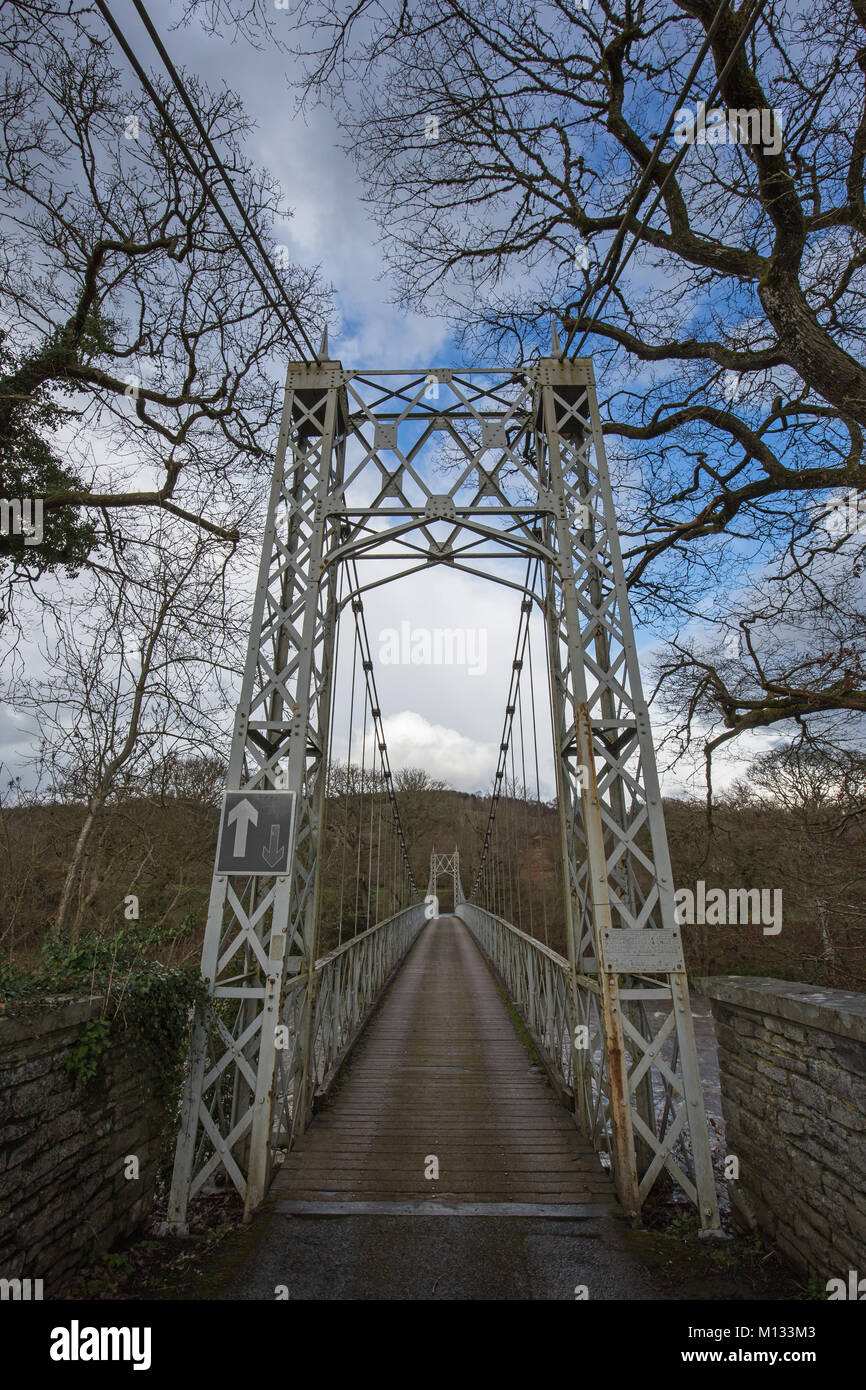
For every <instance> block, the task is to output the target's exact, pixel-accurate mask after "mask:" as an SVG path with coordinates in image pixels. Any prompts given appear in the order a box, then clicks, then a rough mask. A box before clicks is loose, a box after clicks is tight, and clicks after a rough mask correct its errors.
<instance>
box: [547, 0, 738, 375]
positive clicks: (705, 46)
mask: <svg viewBox="0 0 866 1390" xmlns="http://www.w3.org/2000/svg"><path fill="white" fill-rule="evenodd" d="M765 4H766V0H752V6H751V9H750V10H749V11H748V12H747V14H746V16H745V19H744V21H743V27H742V30H741V31H740V34H739V37H738V38H737V41H736V43H735V44H734V47H733V49H732V50H731V53H730V55H729V57H728V60H727V62H726V63H725V66H724V67H723V68H722V71H721V72H720V73H719V75H718V77H717V78H716V81H715V84H714V86H713V90H712V92H711V93H710V96H709V97H708V99H707V102H708V105H710V104H712V102H714V101H715V99H716V97H717V96H718V95H719V93H720V91H721V86H722V83H723V82H724V80H725V78H726V77H727V75H728V73H729V71H730V69H731V68H732V66H733V64H734V62H735V60H736V59H737V57H738V56H739V53H740V50H741V49H742V47H743V44H744V43H745V42H746V39H747V38H748V37H749V34H750V33H751V31H752V29H753V28H754V26H755V24H756V22H757V21H758V19H759V18H760V15H761V11H762V10H763V8H764V6H765ZM727 8H728V5H727V0H722V3H721V4H720V5H719V8H718V10H717V11H716V14H715V17H714V19H713V22H712V24H711V25H710V27H709V29H708V30H707V33H706V35H705V37H704V41H703V43H702V44H701V47H700V49H699V51H698V56H697V57H696V59H695V61H694V63H693V64H692V68H691V71H690V73H689V75H688V77H687V78H686V81H685V83H684V85H683V88H682V91H681V92H680V95H679V97H678V99H677V103H676V105H675V106H674V108H673V110H672V111H671V114H670V116H669V117H668V119H667V122H666V124H665V128H664V130H663V131H662V133H661V135H660V136H659V138H658V140H657V142H656V146H655V149H654V150H653V152H652V156H651V158H650V161H649V163H648V164H647V166H646V169H645V170H644V172H643V175H642V176H641V179H640V181H639V183H638V186H637V188H636V189H635V191H634V193H633V194H632V197H631V199H630V201H629V205H628V207H627V208H626V211H625V213H624V215H623V219H622V221H621V222H620V225H619V227H618V228H617V233H616V236H615V237H614V239H613V241H612V243H611V245H610V248H609V249H608V253H607V255H606V256H605V259H604V263H603V264H602V267H601V270H600V272H599V275H598V278H597V280H596V281H595V283H594V284H593V285H590V287H589V289H588V290H586V291H585V292H584V294H583V295H582V296H581V298H580V300H579V302H578V305H577V310H576V313H575V314H574V320H575V322H574V324H573V326H572V327H571V328H570V329H569V330H568V336H567V337H566V340H565V345H564V347H563V348H562V350H561V352H560V354H559V356H560V361H562V360H563V359H564V358H565V355H566V353H567V352H568V350H569V348H570V346H571V344H572V342H573V341H574V337H575V335H576V333H577V331H578V330H577V323H578V321H579V320H580V318H581V315H583V314H584V313H585V312H586V311H587V309H588V308H589V306H590V304H591V303H592V301H593V299H594V298H595V295H596V294H597V292H598V290H599V289H601V287H602V285H606V286H607V288H606V289H605V292H604V295H603V297H602V300H601V303H600V304H599V305H598V308H597V309H595V310H594V316H595V315H598V314H600V313H601V311H602V309H603V308H604V306H605V304H606V303H607V301H608V299H609V297H610V295H611V293H612V291H613V288H614V286H615V285H616V282H617V280H618V279H619V277H620V275H621V274H622V272H623V271H624V270H625V268H626V265H627V264H628V261H629V259H630V257H631V255H632V253H633V251H634V249H635V247H636V246H637V244H638V242H639V241H640V239H641V237H642V235H643V233H644V231H645V230H646V228H647V226H648V225H649V221H650V218H651V217H652V215H653V213H654V212H655V210H656V208H657V207H658V205H659V203H660V202H661V199H662V196H663V194H664V191H665V189H666V188H667V186H668V184H669V183H670V181H671V179H672V178H673V177H674V175H675V174H676V172H677V170H678V169H679V167H680V165H681V164H682V162H683V160H684V159H685V156H686V152H687V151H688V148H689V147H688V145H682V146H681V147H680V149H679V150H678V151H677V153H676V155H675V156H674V158H673V159H672V160H671V163H670V165H669V166H668V170H667V173H666V174H665V177H664V179H663V180H662V182H661V184H660V185H659V187H658V189H657V191H656V195H655V198H654V199H653V201H652V204H651V206H650V209H649V212H647V213H646V215H645V217H644V219H643V221H642V222H641V225H640V226H639V227H638V229H637V231H636V232H634V233H633V234H632V241H631V244H630V245H629V247H628V250H627V251H626V253H625V255H624V256H623V258H622V260H620V261H618V263H617V257H618V256H619V253H620V251H621V250H622V244H623V241H624V240H625V234H626V228H627V227H628V224H629V222H630V221H631V219H632V217H633V216H634V213H635V212H636V211H637V209H638V208H639V207H640V205H641V203H642V202H643V199H644V198H645V197H646V195H647V192H648V191H649V187H650V185H651V183H652V177H653V174H654V173H655V170H656V168H657V166H658V163H659V160H660V158H661V152H662V150H663V149H664V147H665V145H666V144H667V140H668V136H669V135H670V133H671V130H672V128H673V125H674V118H675V116H676V113H677V112H678V111H679V110H681V108H682V105H683V103H684V102H685V100H686V98H687V97H688V95H689V92H690V90H691V87H692V84H693V82H694V80H695V78H696V77H697V74H698V72H699V70H700V68H701V65H702V64H703V61H704V59H705V57H706V55H707V53H708V51H709V48H710V45H711V43H712V40H713V38H714V37H715V34H716V31H717V29H718V27H719V25H720V24H721V22H722V19H723V17H724V15H725V12H726V10H727ZM611 271H613V274H612V276H611ZM607 277H610V278H607ZM590 332H591V330H590V329H589V328H585V329H584V331H583V336H582V337H581V339H580V342H579V343H578V345H577V347H576V348H575V349H574V354H573V355H574V356H575V357H576V356H577V354H578V353H579V352H580V349H581V348H582V347H583V344H584V343H585V342H586V340H587V338H588V337H589V334H590Z"/></svg>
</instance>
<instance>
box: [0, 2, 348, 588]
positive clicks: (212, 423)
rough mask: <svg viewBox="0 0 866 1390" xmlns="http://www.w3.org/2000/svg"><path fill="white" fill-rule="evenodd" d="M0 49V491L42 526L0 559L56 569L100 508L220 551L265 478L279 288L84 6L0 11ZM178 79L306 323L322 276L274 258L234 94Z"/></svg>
mask: <svg viewBox="0 0 866 1390" xmlns="http://www.w3.org/2000/svg"><path fill="white" fill-rule="evenodd" d="M0 52H2V53H3V55H4V59H5V63H6V71H5V74H4V79H3V82H2V86H0V121H2V135H3V139H2V144H0V227H2V234H3V235H2V242H0V274H2V279H3V285H4V296H3V310H2V321H0V494H2V495H3V496H4V497H14V496H17V497H21V496H29V497H36V498H39V499H40V500H41V501H42V503H43V507H44V515H45V528H46V534H45V541H44V544H43V545H42V546H32V547H27V546H25V545H24V543H23V540H22V539H21V538H20V537H16V536H8V537H7V536H4V537H3V538H2V539H0V564H2V562H3V559H4V557H5V560H6V567H7V568H8V564H9V562H10V561H11V562H12V563H13V565H14V566H15V568H16V570H19V571H23V572H25V573H26V574H30V575H36V576H38V575H39V574H40V573H41V572H42V571H43V570H44V569H45V568H46V567H51V566H54V565H58V564H60V565H63V564H65V565H66V566H67V568H71V569H72V570H73V571H74V570H75V568H76V567H77V566H79V565H80V564H81V563H82V562H83V561H84V560H85V559H86V558H87V556H88V555H90V553H91V551H92V550H93V548H94V546H96V547H99V546H100V545H102V544H104V543H105V541H106V535H105V524H106V518H107V516H108V515H109V513H110V514H112V515H113V516H114V518H115V521H114V525H115V528H119V527H121V525H122V521H121V518H122V517H123V516H124V515H125V514H128V513H130V512H139V511H141V510H142V509H145V508H156V509H159V510H161V511H164V512H169V513H172V514H174V515H175V516H177V517H179V518H181V519H182V520H184V521H185V522H187V523H190V524H193V525H194V526H196V527H197V528H199V529H200V530H202V531H204V532H207V533H209V534H211V535H213V536H216V537H220V538H222V539H223V540H224V541H226V542H228V543H229V544H230V543H232V542H233V541H234V540H236V538H237V535H238V528H239V522H240V520H241V514H242V513H243V512H244V510H245V508H247V507H248V503H249V499H250V495H251V492H252V491H253V490H256V489H257V490H259V491H261V488H262V481H263V477H264V475H265V474H266V473H267V472H268V470H269V468H270V462H271V456H272V448H273V443H274V435H275V429H276V422H277V419H278V413H279V409H280V406H281V401H282V380H281V371H280V368H279V359H280V357H282V356H283V355H284V353H285V348H286V335H285V329H284V327H283V323H282V322H281V314H280V313H277V312H275V311H274V308H273V304H272V300H276V301H277V302H279V299H280V294H279V290H277V289H276V287H275V288H274V291H273V295H266V294H265V292H264V290H263V289H262V287H261V286H260V285H259V284H258V283H257V282H256V280H255V279H254V277H253V275H252V274H251V272H250V269H249V266H248V264H247V261H246V260H245V259H244V254H243V252H244V249H245V244H244V238H245V237H246V233H244V234H243V236H238V237H233V236H231V235H230V234H229V233H228V231H227V230H226V228H225V226H224V224H223V223H222V221H221V220H220V219H219V217H218V215H217V213H216V211H215V210H214V208H213V207H212V205H211V202H210V201H209V198H208V196H207V194H206V192H205V190H204V188H203V186H202V179H203V180H204V183H205V184H206V185H208V186H209V187H211V188H213V189H214V191H217V190H218V189H219V188H221V184H220V178H219V174H218V171H217V169H216V167H215V165H214V160H213V158H212V156H211V154H210V151H209V149H208V147H207V144H206V142H205V141H204V140H203V139H202V138H201V136H200V135H199V132H198V131H197V129H196V127H195V125H194V123H193V122H192V120H191V119H190V117H189V115H188V113H187V112H186V110H185V109H184V108H183V106H182V104H181V101H180V98H179V97H178V96H177V94H176V93H175V92H174V90H173V89H172V88H170V86H169V84H167V83H165V82H162V81H161V79H159V78H158V77H154V79H153V81H154V85H155V87H156V89H157V91H158V94H159V96H160V98H161V100H162V102H163V103H164V106H165V108H166V110H167V112H168V117H169V119H168V120H167V119H165V118H164V116H163V114H162V113H161V112H160V110H159V109H157V108H156V107H155V106H154V105H153V104H152V103H151V102H150V100H149V99H148V98H147V97H146V96H145V95H144V93H143V92H142V91H141V89H140V88H138V87H137V83H136V79H135V78H134V77H133V76H131V75H129V76H126V77H124V76H122V75H121V73H120V72H119V71H118V69H117V67H116V66H115V63H114V60H113V57H112V41H111V40H110V38H109V36H108V33H107V30H106V27H105V24H104V21H103V20H102V18H101V16H99V15H98V14H97V13H96V12H95V10H94V9H93V7H91V6H88V5H83V4H74V3H68V4H65V5H61V6H59V7H58V6H51V7H46V6H45V5H43V4H39V3H26V0H25V2H24V3H10V4H7V5H4V6H3V7H2V12H0ZM185 80H186V85H187V87H188V89H189V91H190V93H191V95H192V98H193V100H194V102H195V104H196V106H197V108H198V110H199V112H200V116H201V121H202V124H203V126H204V129H205V131H206V132H207V134H208V136H209V138H210V139H211V140H212V141H213V144H214V146H215V147H216V149H217V150H218V151H219V152H220V154H221V157H222V163H223V164H224V166H225V168H226V169H227V171H228V173H229V176H230V177H231V180H232V182H233V184H234V187H235V189H236V191H237V194H238V196H239V198H240V200H241V202H242V204H243V207H244V208H245V210H246V213H247V215H248V217H249V219H250V221H251V223H252V225H253V227H254V228H255V230H256V232H257V234H258V235H259V236H260V238H261V240H262V243H263V245H265V247H266V248H267V250H268V252H269V253H270V254H271V255H272V257H273V269H274V271H275V274H276V276H277V279H278V281H280V282H281V283H282V287H283V298H284V301H285V303H284V304H283V306H282V315H283V318H284V317H285V304H286V303H287V304H290V305H291V306H292V307H293V308H295V309H296V310H297V312H298V314H299V315H301V316H302V321H304V322H306V323H307V324H308V325H309V326H310V327H311V328H312V327H313V325H315V324H316V323H318V322H319V321H320V319H321V316H322V311H323V307H324V297H323V293H322V290H321V286H320V283H319V277H318V274H317V272H316V271H315V270H302V269H300V268H299V267H297V266H295V265H292V264H291V263H290V262H289V261H288V259H287V248H286V247H285V246H281V245H275V242H279V240H280V228H281V226H282V225H284V224H285V222H286V221H287V219H288V217H289V216H290V214H289V211H288V209H287V208H286V207H285V204H284V202H283V199H282V195H281V192H280V189H279V187H278V186H277V184H276V183H275V181H274V180H273V179H272V178H271V177H270V176H269V175H268V174H267V173H265V172H263V171H260V170H257V169H256V168H255V167H253V165H252V164H251V163H250V162H249V160H248V159H247V157H246V156H245V154H244V153H243V141H244V138H245V136H246V135H247V134H248V132H249V129H250V123H249V120H248V119H247V117H246V116H245V114H244V111H243V108H242V106H241V103H240V101H239V99H238V98H237V97H236V96H235V95H234V94H233V93H232V92H231V91H230V90H229V89H228V88H225V87H221V88H220V90H219V91H216V92H211V91H209V90H208V89H207V88H206V87H205V86H204V84H202V83H201V82H199V81H198V80H197V79H196V78H194V77H193V76H190V75H186V77H185ZM172 126H173V127H174V128H175V129H176V130H177V132H178V133H179V135H180V141H179V140H178V139H176V138H175V134H174V132H173V129H172ZM184 146H185V147H186V149H185V148H184ZM187 150H188V153H187ZM221 197H222V201H223V202H227V201H228V195H227V194H226V193H225V190H224V189H223V191H222V194H221ZM238 222H239V218H238ZM265 283H269V282H268V281H267V278H266V277H265ZM275 365H276V368H277V370H276V371H275Z"/></svg>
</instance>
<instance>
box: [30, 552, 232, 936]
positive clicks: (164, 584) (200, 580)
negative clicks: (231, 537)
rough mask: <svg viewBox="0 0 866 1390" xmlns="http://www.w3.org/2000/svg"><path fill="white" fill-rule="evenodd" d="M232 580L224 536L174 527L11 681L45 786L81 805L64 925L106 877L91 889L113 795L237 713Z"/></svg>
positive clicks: (112, 576) (106, 583) (99, 582)
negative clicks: (42, 666)
mask: <svg viewBox="0 0 866 1390" xmlns="http://www.w3.org/2000/svg"><path fill="white" fill-rule="evenodd" d="M164 540H167V541H168V543H167V544H165V543H163V542H164ZM224 580H225V565H224V561H223V559H222V557H221V554H220V546H219V543H218V542H217V541H216V540H215V539H213V538H209V537H207V536H201V535H200V536H199V537H198V538H197V539H196V540H195V541H194V542H192V543H191V544H188V546H187V548H186V550H185V552H183V553H181V554H178V553H177V550H176V535H175V534H174V528H171V529H170V531H169V535H168V537H167V538H163V539H161V538H160V537H159V536H155V535H152V536H150V537H148V544H147V545H144V546H138V547H135V548H134V549H133V551H132V555H131V557H130V558H129V559H128V561H126V562H125V563H124V565H123V567H122V568H121V569H120V570H119V572H117V573H114V572H111V573H108V574H100V575H99V576H98V577H97V578H96V580H95V581H94V582H93V583H92V584H90V585H89V586H88V589H87V592H86V594H82V595H80V596H77V597H75V598H74V599H73V600H72V602H71V604H70V606H69V609H68V612H67V614H66V617H65V620H63V621H62V622H61V623H60V624H59V626H58V628H57V630H56V631H53V632H51V633H50V635H49V639H48V641H47V642H46V646H45V650H44V653H43V656H44V658H45V660H46V662H47V664H48V670H47V674H46V675H44V676H34V675H22V676H20V677H19V678H18V679H17V680H16V681H15V682H14V684H13V686H12V689H11V691H10V701H11V703H12V704H14V706H15V707H16V708H18V709H19V710H22V711H28V712H30V713H31V714H32V715H33V716H35V718H36V720H37V722H38V728H39V736H40V738H41V747H40V752H39V754H38V755H37V762H38V767H39V772H40V774H41V785H42V787H43V789H44V790H46V791H47V793H48V794H49V795H50V796H51V797H53V798H59V799H60V800H62V801H63V802H65V803H67V804H69V803H72V804H79V805H83V809H84V814H83V818H82V821H81V825H80V829H79V831H78V835H77V839H76V842H75V846H74V849H73V852H72V854H71V857H70V860H69V863H68V866H67V870H66V876H65V882H64V885H63V890H62V893H61V898H60V904H59V908H58V911H57V920H56V924H57V927H58V929H59V930H61V931H71V932H72V933H73V934H75V933H76V932H77V930H78V928H79V926H80V923H81V920H82V916H83V913H84V911H85V910H86V907H87V904H88V901H89V898H92V896H93V893H94V892H95V890H96V887H97V886H98V884H97V882H96V881H94V883H93V884H91V889H90V893H89V895H88V891H87V888H86V886H85V878H86V871H87V865H88V862H89V857H90V854H91V848H92V846H93V844H94V835H95V831H96V829H97V827H98V825H99V823H100V819H101V817H102V815H103V812H104V810H105V808H106V806H107V805H108V803H109V802H111V801H112V800H113V799H117V798H119V797H122V796H124V795H125V794H128V793H130V791H133V792H134V791H136V790H138V788H139V787H140V786H141V784H142V783H145V784H146V783H148V782H149V781H150V782H152V781H153V780H154V779H156V778H158V777H159V775H160V773H161V770H163V769H164V767H165V764H166V762H167V761H169V762H171V761H172V759H173V758H176V757H177V756H178V755H187V756H188V755H189V753H190V752H198V753H199V755H202V754H204V753H205V752H207V751H208V750H209V749H210V747H211V746H212V742H213V739H214V737H215V736H216V735H217V734H218V731H219V730H220V729H221V727H222V725H223V724H224V722H225V720H226V718H227V717H229V711H230V704H229V702H228V699H227V697H226V693H225V691H224V690H223V681H224V677H226V676H228V677H229V678H230V679H231V677H232V676H233V673H234V671H235V670H236V669H237V666H238V664H239V646H240V643H241V641H242V637H243V617H244V616H245V614H242V613H241V612H240V611H238V610H239V609H242V608H244V607H245V605H243V604H242V603H241V604H239V603H238V600H237V599H235V598H234V597H233V596H232V594H231V591H230V590H228V589H227V588H226V587H225V582H224Z"/></svg>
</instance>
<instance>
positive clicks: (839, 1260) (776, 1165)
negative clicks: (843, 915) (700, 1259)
mask: <svg viewBox="0 0 866 1390" xmlns="http://www.w3.org/2000/svg"><path fill="white" fill-rule="evenodd" d="M696 984H697V987H698V988H699V989H700V990H701V992H702V993H706V994H707V995H708V997H709V998H710V1000H711V1002H712V1010H713V1016H714V1018H715V1022H716V1032H717V1037H718V1046H719V1065H720V1070H721V1088H722V1109H723V1112H724V1116H725V1126H726V1145H725V1148H726V1152H727V1154H729V1155H730V1154H734V1155H736V1156H737V1158H738V1159H739V1178H738V1180H737V1181H730V1182H729V1183H728V1188H729V1192H730V1198H731V1206H732V1209H733V1212H734V1218H735V1221H736V1223H737V1225H738V1226H739V1227H740V1228H741V1229H750V1230H757V1231H759V1232H760V1233H761V1235H762V1236H763V1237H764V1239H765V1241H766V1242H767V1244H769V1245H770V1246H772V1247H774V1248H776V1249H778V1250H780V1251H781V1252H782V1253H783V1254H784V1255H785V1256H787V1258H788V1259H789V1260H790V1261H791V1262H792V1264H794V1265H795V1266H796V1267H797V1268H799V1269H800V1270H801V1271H802V1272H803V1273H805V1274H807V1275H810V1276H812V1277H814V1278H816V1279H817V1280H819V1281H820V1282H821V1283H822V1284H824V1283H825V1281H826V1280H828V1279H831V1278H842V1279H846V1278H847V1275H848V1271H849V1270H859V1273H860V1275H861V1276H862V1275H866V995H862V994H848V993H846V992H844V991H842V990H832V989H825V990H822V989H819V988H817V987H816V986H814V985H806V984H797V983H792V982H791V981H789V980H771V979H758V978H750V977H746V976H723V977H716V978H714V979H709V980H700V981H697V982H696Z"/></svg>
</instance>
